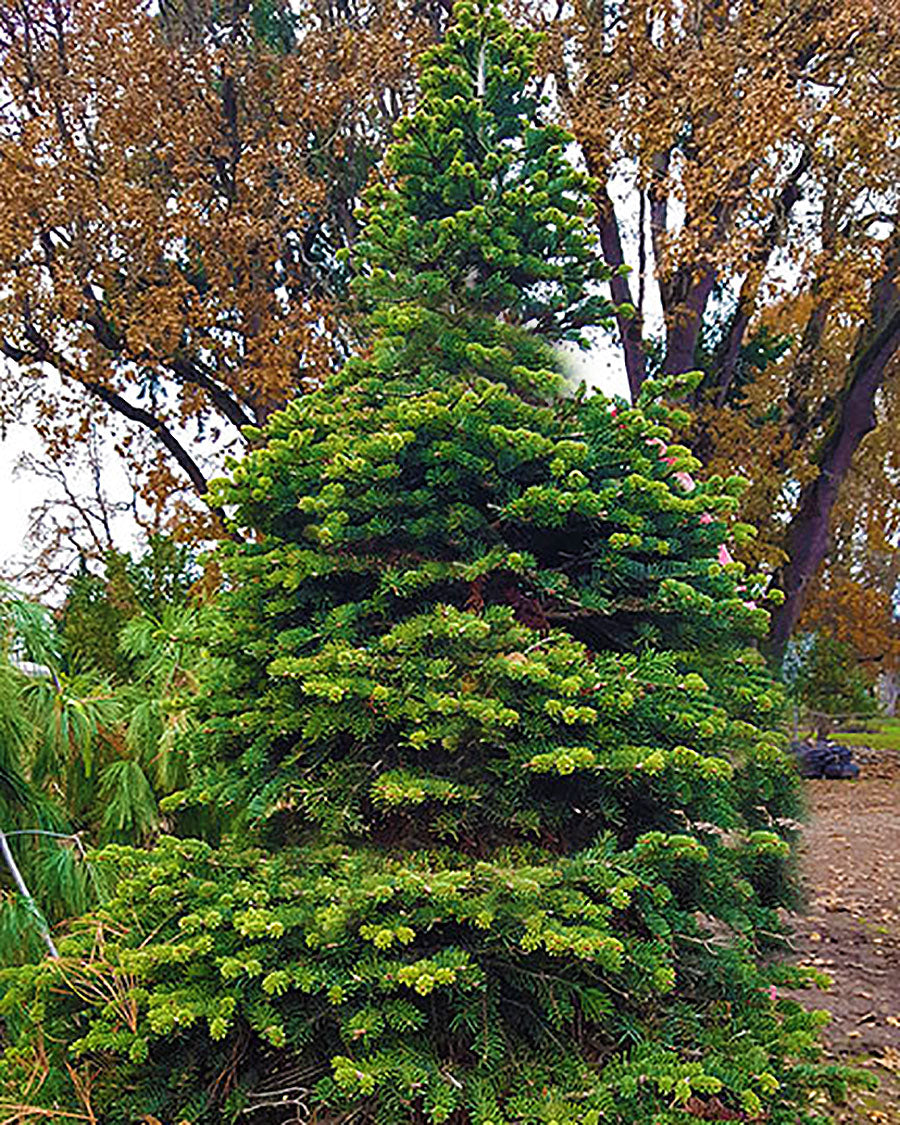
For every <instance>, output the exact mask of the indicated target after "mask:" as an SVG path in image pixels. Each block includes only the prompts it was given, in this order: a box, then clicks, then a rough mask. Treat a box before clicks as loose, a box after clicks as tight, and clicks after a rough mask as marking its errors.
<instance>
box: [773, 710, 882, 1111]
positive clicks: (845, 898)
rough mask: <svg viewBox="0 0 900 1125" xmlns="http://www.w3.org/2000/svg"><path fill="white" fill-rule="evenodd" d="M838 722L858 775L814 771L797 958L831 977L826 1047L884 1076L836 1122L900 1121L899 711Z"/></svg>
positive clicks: (823, 997) (825, 999) (821, 1002)
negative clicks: (861, 721)
mask: <svg viewBox="0 0 900 1125" xmlns="http://www.w3.org/2000/svg"><path fill="white" fill-rule="evenodd" d="M871 728H872V729H871V730H869V731H863V732H859V731H847V732H836V733H835V734H834V735H833V736H831V737H833V738H834V740H835V741H839V742H843V743H845V744H847V745H852V746H854V747H855V748H856V749H855V758H856V760H857V761H858V762H859V764H860V766H861V770H862V772H861V775H860V779H859V781H856V782H848V781H808V782H806V787H807V789H806V791H807V795H808V802H809V823H808V824H807V826H806V831H805V833H804V841H803V848H802V857H801V863H802V865H803V872H804V877H805V881H806V885H807V888H808V894H809V903H808V913H807V914H805V915H804V916H802V917H800V918H798V919H797V920H796V935H795V939H794V942H795V945H796V951H797V957H798V959H799V960H800V961H802V962H804V963H807V964H812V965H815V966H816V967H817V968H819V969H821V970H822V971H823V972H825V973H827V974H828V976H830V977H831V978H832V981H833V984H832V987H831V989H830V990H829V991H828V992H827V993H824V994H818V995H816V996H815V997H814V998H813V1000H812V1003H813V1004H814V1005H815V1006H816V1007H821V1008H826V1009H828V1011H830V1012H831V1015H832V1020H831V1023H830V1025H829V1026H828V1027H827V1028H826V1029H825V1041H826V1046H827V1051H828V1053H829V1055H830V1056H831V1057H833V1058H834V1059H835V1060H836V1061H841V1062H852V1063H854V1064H858V1065H862V1066H864V1067H866V1068H867V1069H869V1070H871V1072H872V1073H873V1074H874V1075H877V1077H878V1079H879V1088H878V1090H877V1091H875V1092H861V1093H856V1094H854V1095H852V1097H851V1099H850V1101H849V1103H848V1104H847V1105H846V1106H842V1107H838V1108H836V1109H834V1110H833V1111H832V1113H833V1118H834V1121H835V1122H839V1123H847V1125H849V1123H851V1122H852V1123H853V1125H861V1123H862V1122H876V1123H881V1125H900V721H898V720H895V719H894V720H879V721H877V722H875V723H873V724H871Z"/></svg>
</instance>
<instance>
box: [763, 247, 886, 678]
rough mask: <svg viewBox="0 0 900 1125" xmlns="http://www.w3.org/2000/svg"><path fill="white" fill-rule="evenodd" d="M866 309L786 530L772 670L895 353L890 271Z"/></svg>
mask: <svg viewBox="0 0 900 1125" xmlns="http://www.w3.org/2000/svg"><path fill="white" fill-rule="evenodd" d="M891 257H892V258H893V257H894V255H891ZM872 303H873V318H872V319H873V321H874V331H871V332H870V333H867V334H866V337H865V338H864V339H861V340H860V341H859V343H858V344H857V349H856V353H855V356H854V358H853V361H852V363H851V369H850V370H851V377H850V381H849V384H848V385H847V388H846V390H845V392H844V395H843V398H842V400H841V402H840V404H839V407H838V410H837V413H836V415H835V417H834V419H833V422H832V425H831V430H830V432H829V434H828V437H827V438H826V439H825V442H824V445H823V447H822V450H821V454H820V457H819V473H818V475H817V476H816V478H815V479H814V480H812V481H811V482H810V483H809V484H808V485H806V487H805V488H804V489H803V491H802V493H801V496H800V503H799V505H798V507H797V511H796V513H795V514H794V516H793V518H792V520H791V523H790V526H789V528H788V535H787V552H788V563H787V566H786V567H785V569H784V573H783V575H782V581H781V586H782V589H783V590H784V594H785V600H784V604H783V605H781V606H779V607H778V609H776V611H775V612H774V614H773V615H772V626H771V631H770V634H769V646H768V647H769V653H770V656H771V658H772V661H773V662H774V663H776V664H780V663H781V660H782V658H783V656H784V650H785V647H786V646H787V642H788V639H789V638H790V635H791V632H792V630H793V628H794V626H795V625H796V623H797V620H798V618H799V616H800V612H801V610H802V609H803V604H804V601H805V600H806V594H807V591H808V589H809V584H810V582H811V580H812V579H813V577H814V576H815V574H816V572H817V571H818V569H819V567H820V566H821V564H822V563H823V562H824V560H825V556H826V553H827V550H828V532H829V525H830V520H831V512H832V509H833V508H834V504H835V501H836V500H837V496H838V492H839V490H840V487H841V484H842V482H843V480H844V478H845V477H846V475H847V471H848V469H849V468H850V463H851V461H852V459H853V456H854V454H855V453H856V451H857V449H858V448H859V446H860V443H861V442H862V440H863V438H864V437H865V436H866V434H868V433H869V432H870V431H871V430H872V429H874V426H875V394H876V392H877V391H878V388H879V387H880V386H881V383H882V380H883V378H884V372H885V368H886V366H887V364H888V362H889V361H890V359H891V358H892V357H893V356H894V354H895V353H896V352H897V349H898V348H900V305H898V302H897V299H896V292H895V289H894V282H893V270H892V269H889V270H888V272H887V273H886V275H885V277H884V278H883V280H882V281H881V283H879V285H878V286H876V289H875V292H874V293H873V300H872Z"/></svg>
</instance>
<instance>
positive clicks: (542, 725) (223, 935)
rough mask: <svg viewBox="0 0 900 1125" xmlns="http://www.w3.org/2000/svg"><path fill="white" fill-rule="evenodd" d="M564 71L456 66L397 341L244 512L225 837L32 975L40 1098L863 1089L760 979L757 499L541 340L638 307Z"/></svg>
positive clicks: (124, 854) (280, 450)
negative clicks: (567, 155)
mask: <svg viewBox="0 0 900 1125" xmlns="http://www.w3.org/2000/svg"><path fill="white" fill-rule="evenodd" d="M532 46H533V41H532V39H531V37H530V36H529V35H527V34H525V33H522V32H518V31H514V30H512V29H510V28H509V27H508V26H507V25H506V24H505V23H504V22H503V21H502V20H501V19H500V18H499V16H498V15H497V14H496V11H495V10H494V9H493V8H490V7H488V8H485V9H482V8H480V7H479V6H477V5H476V4H470V3H463V4H461V5H459V6H458V8H457V23H456V25H455V27H454V28H453V29H452V30H451V32H450V33H449V35H448V37H447V40H446V42H445V43H444V44H443V45H442V46H440V47H438V48H436V49H435V50H434V51H432V52H431V53H430V55H429V56H428V58H427V60H426V63H425V68H424V71H423V76H422V86H423V108H422V110H421V111H420V112H419V113H418V114H416V115H415V116H414V117H413V118H412V119H411V120H410V121H409V122H407V123H405V124H404V126H402V128H401V133H400V140H399V142H398V145H397V147H396V148H395V149H394V150H393V152H392V154H391V157H390V165H389V166H390V167H391V168H392V169H393V172H394V176H395V178H394V179H393V180H392V181H391V182H390V183H389V184H388V185H387V186H386V187H382V188H378V189H376V190H375V191H374V192H373V194H372V196H371V198H370V200H369V218H368V228H367V230H368V235H367V238H366V240H365V242H364V243H363V246H364V253H365V255H366V256H367V257H366V260H365V261H364V262H363V263H362V264H361V266H360V270H361V272H360V279H361V280H360V289H361V296H362V297H363V299H364V301H366V302H368V303H369V305H370V306H371V325H372V338H371V343H370V347H369V350H368V351H367V352H366V354H365V355H363V356H362V357H360V358H357V359H354V360H352V361H351V362H350V363H348V364H347V365H346V367H345V369H344V370H343V371H342V372H341V373H340V375H339V376H337V377H336V378H334V379H332V380H331V381H330V382H329V384H328V385H327V386H326V387H325V388H324V389H323V390H321V391H318V392H316V393H313V394H309V395H307V396H305V397H303V398H302V399H300V400H298V401H297V402H295V403H294V404H293V405H292V406H290V407H289V408H288V409H287V410H285V411H284V412H282V413H281V414H279V415H277V416H275V417H274V418H273V419H272V421H271V423H270V425H269V426H268V428H267V430H266V432H265V434H264V435H260V437H261V444H260V446H259V448H258V449H257V450H256V451H255V452H253V453H251V454H250V455H249V456H248V457H247V458H245V460H244V461H243V462H241V463H240V464H237V465H235V466H234V467H233V472H232V476H231V479H230V480H228V481H221V482H219V483H218V484H217V486H216V489H215V497H214V501H215V503H216V504H217V505H221V506H223V507H225V508H226V510H229V511H231V512H232V513H233V521H234V526H235V528H238V529H253V530H254V532H255V536H254V537H253V538H252V539H250V540H248V541H247V542H245V543H243V544H241V545H239V546H238V545H233V544H232V545H229V546H225V547H223V548H222V549H221V550H220V558H221V561H222V563H223V565H224V566H225V567H226V569H227V573H228V575H229V590H228V592H227V593H226V594H225V595H224V596H223V597H222V599H221V603H220V607H219V610H218V615H217V618H216V621H215V625H214V628H213V634H212V636H211V637H210V638H209V644H210V646H211V648H212V651H213V652H214V653H215V654H216V655H217V656H218V658H219V659H220V661H221V662H222V663H221V664H220V665H217V672H216V674H215V675H214V676H212V675H211V676H210V677H209V679H208V682H207V684H206V687H205V693H204V696H203V700H202V703H201V707H200V714H199V715H198V719H197V725H196V727H195V733H194V735H193V736H192V738H191V741H190V746H189V747H188V746H185V748H184V749H185V752H188V751H189V753H190V770H189V774H190V777H191V783H190V784H189V786H188V788H187V789H186V791H185V792H184V793H183V794H182V795H181V796H180V797H178V798H177V799H172V800H170V802H169V804H170V807H175V806H177V805H178V804H181V805H185V806H187V805H201V806H205V807H207V808H209V809H210V810H213V811H215V812H216V813H217V814H218V816H219V817H220V820H221V822H222V826H223V829H225V830H227V832H228V836H227V839H226V842H225V843H223V844H222V845H220V846H213V845H212V844H209V843H201V842H199V841H193V840H177V839H174V838H168V839H164V840H163V841H162V842H161V844H160V845H159V846H158V847H157V848H156V849H154V850H153V851H151V852H142V851H138V850H134V849H127V848H108V849H106V850H105V851H104V852H102V853H100V855H99V856H98V857H97V862H98V863H99V864H104V865H106V866H107V867H109V868H112V869H114V870H115V871H116V872H117V873H118V875H119V883H118V887H117V890H116V891H115V893H114V894H113V895H112V897H111V898H110V899H109V901H108V902H106V903H105V905H104V906H103V908H102V909H101V910H99V911H98V912H96V913H95V914H94V915H92V916H90V917H88V918H86V919H83V920H82V921H80V922H78V923H76V924H75V925H73V927H72V928H71V930H70V932H69V933H68V934H67V935H65V936H61V937H60V941H59V945H60V951H61V954H62V967H61V968H60V967H58V966H56V965H54V964H52V963H50V962H49V961H48V962H44V963H43V964H41V965H38V966H32V967H29V968H26V969H22V970H18V971H17V972H16V973H7V974H6V976H5V980H4V989H5V997H4V1000H3V1013H4V1014H3V1018H4V1020H6V1021H7V1023H8V1025H9V1026H10V1029H11V1033H12V1034H15V1035H17V1036H18V1038H17V1040H16V1042H17V1044H18V1045H17V1046H15V1047H13V1048H11V1049H10V1050H9V1052H8V1053H7V1056H6V1061H5V1063H4V1070H3V1078H4V1081H5V1083H6V1090H7V1092H8V1093H7V1098H8V1100H9V1101H13V1102H22V1101H23V1100H24V1099H25V1098H26V1091H27V1099H28V1101H29V1102H30V1103H32V1104H37V1105H40V1106H49V1105H54V1106H56V1107H57V1110H56V1112H58V1113H59V1112H61V1111H60V1110H59V1107H65V1108H66V1109H68V1110H70V1111H71V1112H73V1113H75V1112H78V1111H79V1105H80V1103H79V1100H78V1095H77V1091H76V1090H75V1089H74V1087H73V1085H72V1083H71V1081H70V1079H69V1076H68V1073H67V1071H66V1069H65V1068H64V1067H63V1065H62V1056H63V1054H64V1053H65V1052H68V1056H67V1057H68V1059H69V1061H70V1063H71V1064H72V1065H73V1066H75V1067H76V1068H77V1070H76V1073H77V1074H79V1075H81V1076H82V1078H83V1077H84V1076H85V1075H86V1074H90V1076H91V1078H92V1081H93V1085H92V1095H91V1096H92V1109H93V1112H94V1113H95V1114H96V1115H97V1119H98V1120H100V1121H102V1122H103V1125H120V1123H121V1125H125V1123H126V1122H132V1121H134V1120H138V1119H140V1118H141V1116H142V1115H151V1116H152V1117H155V1118H158V1119H159V1120H160V1121H163V1122H164V1123H165V1125H169V1123H173V1125H174V1123H175V1122H178V1121H182V1120H187V1121H190V1122H191V1123H192V1125H212V1123H213V1122H220V1121H234V1120H237V1119H239V1118H240V1119H243V1116H242V1115H245V1114H247V1115H249V1117H248V1119H249V1120H252V1121H253V1122H255V1123H256V1125H275V1123H277V1122H282V1121H284V1120H286V1119H288V1118H291V1119H292V1115H293V1116H296V1118H297V1119H298V1120H303V1121H310V1122H312V1121H317V1122H322V1123H325V1122H329V1123H335V1125H336V1123H338V1122H346V1123H347V1125H349V1123H350V1122H354V1123H357V1125H365V1123H379V1125H381V1123H384V1125H406V1123H409V1125H412V1123H420V1122H450V1123H452V1125H470V1123H471V1125H513V1123H516V1125H537V1123H539V1122H540V1123H543V1125H550V1123H552V1122H555V1123H557V1125H576V1123H588V1125H590V1123H594V1125H597V1123H600V1122H611V1123H618V1125H626V1123H638V1122H640V1123H642V1125H643V1123H649V1122H655V1123H657V1125H687V1123H688V1122H691V1121H695V1120H696V1119H697V1118H698V1117H702V1116H706V1117H710V1116H712V1115H715V1114H716V1113H719V1112H724V1110H730V1111H732V1114H734V1113H741V1114H745V1115H746V1117H747V1118H754V1117H756V1118H758V1119H759V1118H762V1117H763V1116H764V1115H765V1119H766V1120H768V1121H770V1122H771V1123H772V1125H789V1123H790V1125H796V1123H797V1122H809V1121H812V1120H814V1118H813V1117H812V1116H811V1115H809V1114H808V1113H807V1111H806V1110H805V1108H804V1106H805V1099H806V1092H807V1091H808V1090H809V1088H810V1087H812V1086H815V1085H825V1084H830V1085H840V1083H841V1082H842V1081H843V1075H842V1074H841V1073H839V1072H838V1071H836V1070H835V1069H834V1068H831V1069H828V1068H821V1069H820V1068H819V1067H818V1066H817V1065H816V1064H815V1062H814V1061H813V1060H814V1056H815V1048H814V1039H815V1026H816V1024H817V1022H818V1020H817V1017H815V1016H811V1015H809V1014H808V1013H805V1012H803V1011H802V1009H800V1008H799V1006H798V1005H796V1004H794V1003H792V1002H789V1001H786V1000H783V999H780V998H778V997H777V995H776V994H775V992H774V991H773V988H774V985H775V983H776V981H778V980H780V979H786V978H789V977H791V974H789V973H788V972H787V970H784V969H779V968H777V967H772V966H769V967H767V968H763V967H761V962H760V953H761V949H762V947H763V946H764V945H765V944H766V942H767V941H770V940H771V938H772V937H773V936H774V935H777V934H778V933H779V932H780V930H781V924H780V922H779V918H778V914H777V909H778V907H779V906H780V905H783V904H784V903H786V902H789V901H790V900H791V897H792V884H791V881H790V878H789V873H788V866H787V865H788V861H789V851H790V849H789V844H788V840H789V836H790V832H791V830H792V829H793V827H794V823H793V821H792V820H791V819H790V818H791V817H792V816H793V815H794V814H795V811H796V797H797V789H796V780H795V774H794V772H793V769H792V767H791V765H790V763H789V762H788V761H787V759H786V757H785V756H784V754H783V753H782V751H781V750H780V749H779V741H778V738H777V737H776V736H774V735H771V734H769V733H766V729H765V728H766V724H767V721H768V718H769V716H771V715H772V714H773V712H774V711H775V710H776V708H777V706H778V704H779V698H778V693H777V691H776V689H775V687H774V685H773V684H772V682H771V680H770V679H769V677H768V674H767V672H766V671H765V668H764V666H763V664H762V661H761V660H760V658H759V657H758V656H757V655H756V653H755V652H754V651H753V649H752V648H751V647H750V645H749V640H750V638H752V636H753V635H755V634H757V635H758V634H759V633H760V632H762V630H763V629H764V627H765V614H764V612H763V611H762V610H760V609H757V608H755V606H754V604H753V600H754V598H755V597H758V596H759V594H760V590H759V589H758V584H757V583H756V582H755V580H752V579H748V578H746V577H744V576H743V575H742V573H741V568H740V567H736V566H735V565H734V564H730V563H728V561H727V557H725V561H724V563H723V562H722V561H720V554H721V548H720V545H721V542H722V537H723V533H724V530H725V523H724V517H726V516H727V515H728V514H729V513H731V512H732V511H733V509H734V506H735V499H734V496H735V493H736V488H737V486H736V482H723V481H721V480H712V481H708V482H705V483H703V484H699V485H696V486H694V485H693V482H692V481H691V480H690V478H689V477H688V476H687V473H688V471H689V470H690V469H692V468H693V467H694V465H695V463H694V462H693V460H692V459H691V457H690V455H689V454H688V453H687V451H686V450H683V449H680V448H678V447H676V446H673V445H671V444H670V430H669V428H668V422H669V421H670V420H671V416H670V413H669V412H668V411H667V410H666V409H665V408H664V407H663V406H661V405H659V404H654V403H652V402H648V403H647V404H645V408H644V409H632V408H628V407H627V406H626V405H625V404H624V403H618V404H615V405H614V404H611V403H610V402H609V401H608V400H607V399H605V398H603V397H602V396H599V395H596V396H592V397H584V396H580V397H576V398H565V397H563V396H562V395H561V393H560V391H559V390H558V385H559V382H560V380H559V377H558V375H557V373H556V368H557V362H556V359H555V357H554V354H553V352H552V351H551V350H550V348H549V345H548V344H547V343H546V342H545V341H546V340H556V339H559V338H561V337H563V336H565V335H566V334H568V333H570V332H572V331H577V329H578V328H580V327H582V326H584V325H586V324H588V323H591V322H592V321H594V320H596V319H597V318H598V316H600V315H602V314H603V313H604V312H605V306H604V305H603V302H602V301H599V300H598V298H597V297H596V296H595V295H594V294H593V288H592V284H591V281H592V279H593V278H597V277H598V276H599V273H600V271H598V269H597V267H596V266H595V265H594V264H592V263H593V261H594V259H593V256H592V251H591V248H590V246H591V244H590V240H589V238H588V237H587V235H586V234H585V233H584V227H583V219H584V215H585V213H586V210H587V208H586V203H585V194H584V189H585V185H584V183H583V181H581V180H580V179H579V177H578V176H577V174H576V173H574V172H572V171H571V170H570V169H569V168H568V166H567V165H566V164H565V162H564V160H563V156H562V153H563V149H564V147H565V143H566V139H565V136H564V135H563V134H560V132H559V131H558V130H546V129H544V128H542V127H541V126H540V125H539V124H538V123H537V122H536V120H535V119H534V114H535V113H536V106H535V105H534V103H533V102H532V101H531V100H529V98H528V97H527V96H526V94H525V93H523V90H526V89H527V88H528V87H527V73H528V64H529V60H530V52H531V49H532ZM470 165H471V168H470ZM480 207H483V208H484V210H483V212H482V211H480V210H479V208H480ZM441 239H442V241H441ZM529 328H530V329H531V331H528V329H529ZM263 439H264V440H263ZM222 669H224V671H222ZM62 982H66V985H67V987H65V988H61V983H62ZM39 1033H40V1034H42V1035H43V1040H42V1041H43V1043H44V1044H45V1047H46V1050H47V1052H48V1054H50V1055H52V1059H51V1069H50V1071H49V1073H48V1074H47V1076H46V1077H45V1079H44V1082H43V1084H42V1085H40V1086H39V1087H37V1086H36V1085H35V1083H34V1081H33V1074H34V1064H35V1056H34V1053H33V1052H32V1051H29V1049H28V1048H29V1044H31V1045H32V1046H33V1045H34V1043H35V1042H36V1041H37V1037H38V1034H39ZM717 1103H718V1105H720V1106H722V1107H724V1109H723V1110H722V1111H720V1110H719V1109H718V1108H717ZM707 1109H708V1110H709V1112H708V1113H707ZM61 1119H64V1118H61ZM145 1119H146V1117H145Z"/></svg>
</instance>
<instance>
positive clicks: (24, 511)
mask: <svg viewBox="0 0 900 1125" xmlns="http://www.w3.org/2000/svg"><path fill="white" fill-rule="evenodd" d="M574 365H575V366H576V367H577V369H578V371H579V373H580V375H581V377H582V378H583V379H584V380H585V381H586V382H587V383H588V384H589V385H591V386H596V387H599V388H600V389H601V390H603V391H604V392H605V393H607V394H620V395H623V396H627V383H626V380H625V373H624V369H623V366H622V360H621V353H620V352H619V350H618V348H617V347H616V346H615V345H614V343H613V341H612V340H611V339H609V338H608V337H607V339H605V340H599V341H598V344H597V346H596V347H594V348H593V349H592V350H591V351H590V352H586V353H579V354H578V355H576V356H575V358H574ZM25 452H32V453H35V454H39V453H40V452H41V447H40V442H39V441H38V439H37V438H36V436H35V434H34V433H33V431H32V429H31V427H30V426H28V425H16V424H13V425H11V426H9V427H8V429H7V433H6V436H5V438H3V439H2V441H0V513H2V515H0V573H4V574H10V573H13V572H14V571H15V569H16V563H17V562H18V561H20V560H21V559H22V558H23V555H24V553H25V536H26V533H27V530H28V521H29V513H30V511H31V510H32V509H33V508H34V507H35V505H37V504H39V503H41V501H42V500H44V499H46V498H47V489H48V483H47V482H46V481H45V480H43V479H39V478H35V477H33V476H30V475H29V474H27V473H18V474H17V473H16V472H15V466H16V462H17V461H18V459H19V457H20V456H21V455H22V453H25ZM110 457H111V458H114V457H115V455H114V454H113V453H112V451H110ZM110 467H111V469H113V472H112V473H111V479H110V482H109V483H110V485H111V488H110V491H111V492H112V494H113V495H112V498H113V499H126V496H125V485H124V481H122V482H120V483H118V484H117V483H116V480H115V477H116V476H117V474H115V472H114V468H115V466H114V464H111V466H110ZM117 489H118V493H119V495H118V496H117V495H116V494H115V493H116V490H117ZM119 533H120V535H121V537H122V541H121V543H120V544H119V546H120V547H121V548H122V549H125V550H127V549H130V548H131V547H133V546H134V545H135V544H134V542H133V541H132V531H131V528H130V527H129V525H128V523H127V522H125V521H120V525H119Z"/></svg>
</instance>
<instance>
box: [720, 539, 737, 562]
mask: <svg viewBox="0 0 900 1125" xmlns="http://www.w3.org/2000/svg"><path fill="white" fill-rule="evenodd" d="M719 562H720V563H721V565H722V566H728V564H729V563H733V562H734V559H733V558H732V557H731V551H729V550H728V548H727V547H726V546H725V544H724V543H720V544H719Z"/></svg>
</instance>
